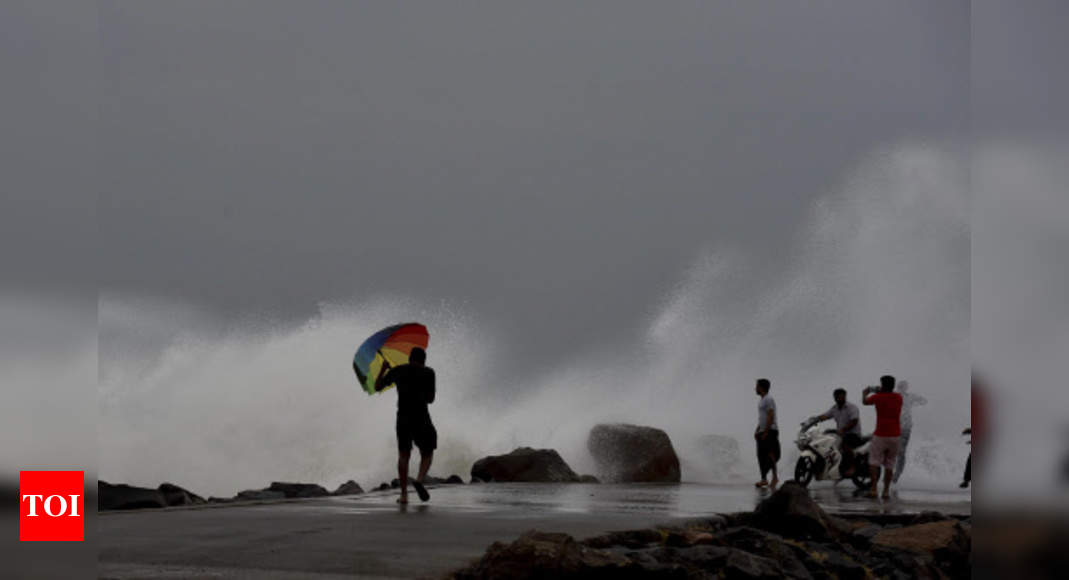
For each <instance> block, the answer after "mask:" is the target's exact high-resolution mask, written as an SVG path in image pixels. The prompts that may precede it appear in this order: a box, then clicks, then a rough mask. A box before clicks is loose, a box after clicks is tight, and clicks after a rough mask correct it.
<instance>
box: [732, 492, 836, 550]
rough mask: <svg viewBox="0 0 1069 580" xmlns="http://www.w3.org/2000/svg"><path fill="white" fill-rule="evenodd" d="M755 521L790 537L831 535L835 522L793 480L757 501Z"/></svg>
mask: <svg viewBox="0 0 1069 580" xmlns="http://www.w3.org/2000/svg"><path fill="white" fill-rule="evenodd" d="M752 525H753V526H755V527H758V528H761V529H763V530H767V531H770V532H774V533H777V534H780V535H782V536H787V537H791V538H818V539H823V538H828V537H830V535H831V534H832V531H831V526H832V523H831V521H830V520H829V519H828V516H827V514H825V513H824V510H822V509H820V506H819V505H817V502H815V501H813V498H811V497H809V492H807V491H806V489H805V488H804V487H802V486H801V485H799V484H798V483H795V482H793V481H788V482H786V483H784V484H783V485H782V486H780V488H779V489H777V490H776V491H775V492H774V493H773V494H772V495H771V496H769V497H768V498H767V499H765V500H764V501H762V502H761V503H760V504H758V505H757V509H755V510H754V513H753V517H752Z"/></svg>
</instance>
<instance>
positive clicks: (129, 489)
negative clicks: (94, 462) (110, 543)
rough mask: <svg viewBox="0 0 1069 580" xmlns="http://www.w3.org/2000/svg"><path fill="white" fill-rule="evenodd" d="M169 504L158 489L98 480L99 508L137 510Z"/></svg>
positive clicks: (100, 509) (99, 509) (106, 509)
mask: <svg viewBox="0 0 1069 580" xmlns="http://www.w3.org/2000/svg"><path fill="white" fill-rule="evenodd" d="M166 505H167V499H166V498H165V497H164V495H163V493H161V492H160V490H158V489H149V488H146V487H134V486H132V485H126V484H124V483H120V484H110V483H108V482H106V481H103V480H99V481H98V482H97V510H98V511H108V510H135V509H145V508H161V507H165V506H166Z"/></svg>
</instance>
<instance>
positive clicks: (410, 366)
mask: <svg viewBox="0 0 1069 580" xmlns="http://www.w3.org/2000/svg"><path fill="white" fill-rule="evenodd" d="M383 359H384V360H383V363H382V367H381V368H380V369H379V376H378V378H376V379H375V391H381V390H383V389H385V388H386V387H388V386H390V385H397V451H398V454H399V457H398V459H397V476H398V479H400V482H401V498H400V499H398V500H397V501H398V502H399V503H402V504H406V503H408V460H409V457H410V455H411V453H412V443H413V442H415V444H416V447H419V456H420V462H419V475H418V476H417V477H416V479H414V480H412V487H414V488H416V493H417V494H419V499H421V500H423V501H427V500H429V499H430V498H431V496H430V494H429V493H427V489H426V488H425V487H423V480H424V478H426V477H427V470H428V469H430V467H431V460H432V459H433V458H434V450H435V449H436V448H437V447H438V432H437V431H436V430H435V429H434V424H433V423H432V422H431V414H430V411H429V410H428V409H427V405H429V404H430V403H433V402H434V369H432V368H430V367H428V366H427V365H426V361H427V351H425V350H423V349H422V348H420V347H418V346H417V347H414V348H413V349H412V351H411V353H410V354H409V356H408V363H406V364H402V365H398V366H396V367H391V366H390V363H389V362H387V361H386V360H385V357H383Z"/></svg>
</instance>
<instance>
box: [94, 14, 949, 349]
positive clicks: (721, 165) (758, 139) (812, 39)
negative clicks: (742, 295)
mask: <svg viewBox="0 0 1069 580" xmlns="http://www.w3.org/2000/svg"><path fill="white" fill-rule="evenodd" d="M100 26H101V39H102V54H101V62H102V69H101V70H102V76H101V84H102V86H103V96H104V107H103V116H102V128H103V133H102V139H101V144H102V147H103V155H104V162H103V167H104V170H103V171H102V175H103V189H104V192H103V194H102V195H101V203H100V208H99V209H100V240H101V248H102V256H103V261H102V263H101V266H100V272H101V283H102V289H103V290H104V291H105V292H119V293H128V294H136V295H150V296H167V297H172V298H178V299H181V300H183V301H189V302H193V303H196V304H199V305H202V306H206V307H208V308H211V309H214V310H215V311H217V312H218V313H219V314H220V315H221V316H224V317H241V316H244V315H247V314H248V313H249V312H253V311H255V312H264V311H267V312H271V313H272V314H273V315H275V316H278V317H281V318H283V319H299V318H300V317H303V316H306V315H307V314H308V313H310V312H311V311H313V310H314V308H315V304H316V303H317V302H318V301H321V300H350V299H357V300H359V299H361V298H363V297H368V296H384V295H385V296H389V295H404V296H413V297H417V298H419V299H424V300H432V301H437V300H439V299H443V300H446V301H448V302H449V303H451V304H457V305H460V306H461V307H463V308H465V309H468V310H470V311H472V312H474V313H476V314H477V315H479V316H480V317H485V319H486V320H492V321H494V323H495V325H498V326H511V327H514V328H515V329H517V334H519V335H523V336H526V337H527V339H526V342H524V343H523V344H522V346H525V347H530V348H531V349H532V350H533V354H534V355H535V356H534V357H533V359H535V360H545V359H546V358H547V357H551V356H553V355H554V354H557V353H559V352H562V351H563V350H565V349H571V348H575V347H578V346H585V345H589V344H590V343H592V342H595V341H597V340H598V339H599V337H604V336H613V335H616V334H618V333H620V332H621V331H626V330H629V329H630V328H631V327H632V326H633V325H634V324H636V323H639V322H641V318H642V317H643V316H645V313H647V312H649V310H650V309H651V308H653V307H654V305H655V304H656V303H657V301H658V300H659V299H660V297H662V296H663V295H664V293H665V292H666V290H667V289H669V288H670V286H671V285H672V284H673V283H674V282H675V281H676V280H678V279H679V277H680V275H681V272H682V271H683V270H684V268H685V267H686V265H687V264H688V263H690V262H691V261H692V260H693V259H694V258H695V257H696V256H697V255H698V253H699V252H700V250H701V249H702V248H705V247H717V246H723V245H733V246H734V245H737V246H743V247H747V248H748V249H749V251H752V252H755V253H756V255H757V256H759V257H762V258H768V259H770V260H775V259H777V258H776V257H777V256H783V255H784V254H785V253H786V252H787V251H789V249H790V248H789V244H790V243H791V240H792V236H793V235H794V234H795V232H796V230H797V229H798V227H799V226H800V225H801V223H802V222H803V220H804V219H805V216H806V215H807V208H808V206H809V204H810V202H811V201H812V200H813V199H814V198H815V197H816V196H818V195H821V194H823V193H825V192H827V191H828V190H829V189H830V188H833V187H835V186H836V184H837V180H839V179H841V178H842V175H843V173H844V172H845V171H847V170H848V169H849V168H850V167H851V166H852V165H853V164H855V163H856V162H857V161H859V159H860V158H861V157H862V156H863V155H865V154H866V153H868V152H869V151H871V150H872V149H873V148H876V147H879V146H882V145H885V144H888V143H893V142H895V141H897V140H899V139H922V140H923V139H939V140H944V139H955V138H958V137H961V136H962V135H964V134H965V131H966V130H967V122H968V106H967V103H968V90H969V77H968V70H969V67H968V62H969V61H968V59H969V52H968V51H969V38H968V35H969V16H968V5H967V3H961V2H959V3H949V2H944V3H930V2H916V3H898V2H896V3H887V2H871V3H870V2H861V3H857V2H832V3H804V4H803V3H786V2H783V3H781V2H776V3H750V2H748V3H730V4H729V3H697V4H696V3H672V4H664V3H658V4H651V3H620V2H607V3H582V4H580V5H573V4H571V3H552V4H546V3H537V4H535V3H530V4H527V5H524V6H516V5H510V6H503V5H497V4H484V5H479V6H476V5H474V4H464V5H460V6H458V5H455V4H449V5H446V4H434V3H426V4H422V5H419V6H416V5H405V6H401V5H396V4H392V3H391V4H374V5H373V4H369V3H354V4H348V3H322V2H302V3H289V2H287V3H266V2H225V3H219V2H118V3H116V2H105V3H103V5H102V9H101V13H100Z"/></svg>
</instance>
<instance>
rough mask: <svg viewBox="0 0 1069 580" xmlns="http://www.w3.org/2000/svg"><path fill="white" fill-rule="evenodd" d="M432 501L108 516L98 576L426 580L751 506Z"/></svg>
mask: <svg viewBox="0 0 1069 580" xmlns="http://www.w3.org/2000/svg"><path fill="white" fill-rule="evenodd" d="M430 492H431V501H430V502H429V503H420V502H419V501H418V500H417V501H415V502H414V503H412V504H409V505H407V506H400V505H398V504H397V503H396V500H397V495H398V492H397V491H396V490H392V491H384V492H369V493H365V494H362V495H354V496H344V497H325V498H314V499H302V500H276V501H270V502H252V503H233V504H211V505H205V506H196V507H192V508H168V509H163V510H136V511H130V512H108V513H106V514H101V515H100V516H98V517H97V518H96V519H97V524H98V525H97V526H96V540H97V545H98V547H99V551H98V557H99V566H98V570H97V571H98V574H100V575H101V576H105V577H111V578H143V577H159V576H169V577H206V576H211V577H219V578H249V577H255V578H287V579H288V578H299V577H307V576H309V575H312V574H318V575H323V576H320V577H334V576H336V577H351V576H374V577H397V578H412V577H428V576H441V575H443V574H445V573H446V572H448V571H449V570H453V569H456V568H458V567H461V566H463V565H466V564H467V563H468V562H470V561H471V559H472V558H476V557H478V556H479V555H481V554H482V553H483V552H484V551H485V550H486V547H487V546H489V545H490V544H491V543H493V542H495V541H500V540H512V539H514V538H516V537H517V536H519V535H520V534H522V533H524V532H525V531H527V530H531V529H540V530H545V531H556V532H563V533H567V534H571V535H572V536H574V537H576V538H584V537H590V536H593V535H597V534H603V533H605V532H608V531H611V530H628V529H636V528H645V527H649V526H652V525H659V524H672V523H674V522H679V521H682V520H687V519H694V518H700V517H702V516H706V515H709V514H714V513H727V512H738V511H748V510H752V509H753V507H754V506H755V505H757V503H758V502H759V501H760V500H761V499H762V498H763V497H766V496H767V495H768V492H767V491H762V490H757V489H754V487H753V486H752V485H743V484H737V485H709V484H690V483H684V484H682V485H636V484H631V485H613V484H600V485H597V484H563V485H555V484H537V483H532V484H520V483H494V484H480V485H447V486H438V487H432V488H430ZM811 493H812V494H813V496H814V497H815V498H816V499H817V501H819V502H820V503H821V504H822V505H823V506H824V507H825V508H826V509H827V510H828V511H831V512H838V513H843V512H855V513H857V512H871V513H908V512H921V511H928V510H936V511H942V512H944V513H952V514H968V513H970V510H971V506H970V494H969V493H968V492H966V491H960V490H957V489H945V490H944V489H928V490H924V489H909V488H907V489H904V490H901V491H900V492H899V493H898V497H897V499H893V500H891V501H888V502H882V501H879V500H870V499H867V498H863V497H857V496H855V494H854V490H853V486H852V485H840V486H838V487H833V486H831V485H829V484H826V483H819V484H815V485H813V487H812V488H811Z"/></svg>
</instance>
